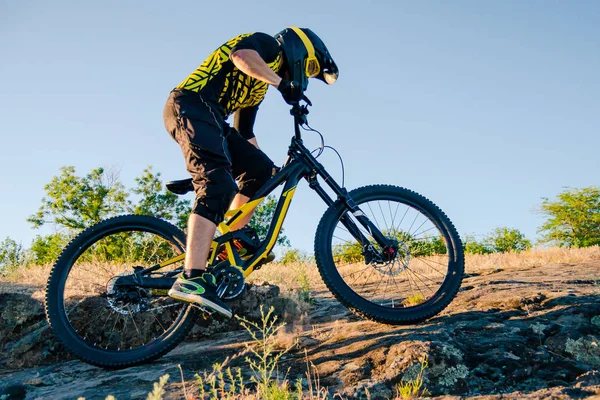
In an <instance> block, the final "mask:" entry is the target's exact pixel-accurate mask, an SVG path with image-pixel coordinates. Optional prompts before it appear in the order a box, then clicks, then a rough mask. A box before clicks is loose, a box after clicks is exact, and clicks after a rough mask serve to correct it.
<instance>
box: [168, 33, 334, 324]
mask: <svg viewBox="0 0 600 400" xmlns="http://www.w3.org/2000/svg"><path fill="white" fill-rule="evenodd" d="M337 77H338V68H337V66H336V64H335V62H334V61H333V59H332V57H331V55H330V54H329V51H328V50H327V47H325V44H324V43H323V41H321V39H319V37H318V36H317V35H316V34H314V33H313V32H312V31H311V30H310V29H306V28H296V27H291V28H286V29H284V30H283V31H281V32H279V33H278V34H277V35H275V36H270V35H268V34H265V33H260V32H256V33H251V34H243V35H239V36H237V37H235V38H233V39H231V40H229V41H228V42H226V43H225V44H223V45H222V46H220V47H219V48H218V49H217V50H215V51H214V52H213V53H212V54H211V55H210V56H209V57H208V58H207V59H206V60H205V61H204V62H203V63H202V65H200V67H198V68H197V69H196V70H195V71H194V72H192V74H191V75H190V76H188V77H187V78H186V79H185V80H184V81H183V82H182V83H181V84H179V85H178V86H177V87H176V88H175V89H174V90H173V91H172V92H171V94H170V96H169V99H168V100H167V103H166V105H165V110H164V121H165V127H166V128H167V131H168V132H169V133H170V134H171V136H172V137H173V139H175V141H177V143H179V145H180V147H181V150H182V152H183V156H184V158H185V162H186V168H187V170H188V172H189V173H190V175H191V176H192V182H193V185H194V191H195V193H196V201H195V203H194V207H193V210H192V213H191V215H190V217H189V220H188V230H187V251H186V258H185V265H184V272H183V273H182V274H181V275H180V276H179V278H178V279H177V281H176V282H175V283H174V285H173V287H172V288H171V289H170V290H169V296H171V297H173V298H176V299H178V300H183V301H188V302H195V303H199V304H201V305H202V306H204V307H205V308H207V309H210V310H213V311H216V312H218V313H220V314H222V315H224V316H226V317H229V318H230V317H231V315H232V314H231V309H230V308H229V307H227V305H225V304H224V303H223V302H222V301H221V300H220V299H219V297H218V296H217V293H216V281H215V277H214V276H213V275H212V274H210V273H207V272H205V270H206V260H207V258H208V252H209V250H210V244H211V242H212V238H213V236H214V234H215V230H216V226H217V224H219V223H220V222H221V221H222V220H223V217H224V214H225V212H226V211H227V209H228V208H231V209H235V208H239V207H241V206H242V205H243V204H245V203H246V202H247V201H248V200H249V199H250V198H251V197H252V195H254V194H255V193H256V191H257V190H258V189H260V187H261V186H262V185H263V184H264V183H265V182H266V181H267V180H269V179H270V178H271V176H272V174H273V171H274V169H275V166H274V164H273V162H272V161H271V160H270V159H269V157H268V156H267V155H266V154H265V153H264V152H262V151H261V150H260V148H259V147H258V143H257V141H256V138H255V136H254V132H253V126H254V121H255V119H256V114H257V111H258V107H259V105H260V103H261V101H262V100H263V98H264V96H265V94H266V91H267V88H268V85H271V86H275V87H276V88H277V90H279V92H280V93H281V94H282V96H283V99H284V100H285V101H286V102H287V103H288V104H296V103H297V102H298V101H300V99H301V98H302V94H303V92H304V90H305V89H306V87H307V85H308V78H317V79H320V80H322V81H324V82H326V83H327V84H332V83H334V82H335V81H336V79H337ZM231 114H233V115H234V124H233V127H230V126H229V125H228V124H227V123H226V122H225V119H226V118H227V117H229V116H230V115H231ZM236 180H237V181H238V184H236ZM249 220H250V216H248V218H246V219H245V220H243V221H240V222H239V223H238V224H236V226H234V227H232V228H233V229H241V228H243V227H244V226H245V225H246V224H247V223H248V222H249Z"/></svg>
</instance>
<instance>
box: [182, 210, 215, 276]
mask: <svg viewBox="0 0 600 400" xmlns="http://www.w3.org/2000/svg"><path fill="white" fill-rule="evenodd" d="M216 228H217V226H216V225H215V223H214V222H212V221H210V220H208V219H206V218H204V217H203V216H201V215H198V214H195V213H192V214H190V217H189V218H188V225H187V246H186V249H187V251H186V253H185V267H184V269H185V274H186V276H187V277H189V278H195V277H196V276H200V275H202V272H203V271H204V270H205V269H206V259H207V258H208V252H209V250H210V244H211V242H212V238H213V237H214V236H215V230H216Z"/></svg>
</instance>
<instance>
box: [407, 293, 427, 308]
mask: <svg viewBox="0 0 600 400" xmlns="http://www.w3.org/2000/svg"><path fill="white" fill-rule="evenodd" d="M424 301H425V296H423V295H422V294H420V293H419V294H414V295H412V296H408V297H407V298H406V299H405V300H404V302H403V303H402V304H403V305H404V306H405V307H411V306H416V305H419V304H421V303H423V302H424Z"/></svg>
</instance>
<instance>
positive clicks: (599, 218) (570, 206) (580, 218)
mask: <svg viewBox="0 0 600 400" xmlns="http://www.w3.org/2000/svg"><path fill="white" fill-rule="evenodd" d="M541 213H542V214H543V215H545V216H546V217H547V218H548V219H547V220H546V222H545V223H544V225H542V227H541V228H540V229H539V230H538V232H540V233H544V236H543V237H542V239H541V240H540V242H542V243H552V244H556V245H558V246H562V247H589V246H594V245H600V188H598V187H597V186H591V187H587V188H583V189H567V190H564V191H563V192H561V193H560V194H559V195H558V198H557V199H556V200H553V201H550V200H548V199H547V198H546V199H544V201H543V203H542V206H541Z"/></svg>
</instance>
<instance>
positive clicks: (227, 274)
mask: <svg viewBox="0 0 600 400" xmlns="http://www.w3.org/2000/svg"><path fill="white" fill-rule="evenodd" d="M211 272H212V274H213V275H214V277H215V279H216V281H217V294H219V297H220V298H221V299H223V300H234V299H237V298H238V297H239V296H240V295H241V294H242V293H243V292H244V289H245V288H246V278H245V277H244V273H243V272H242V270H240V269H239V268H236V267H232V266H231V265H230V264H229V262H228V261H223V262H221V263H219V264H218V265H217V266H215V267H214V268H213V269H212V271H211Z"/></svg>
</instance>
